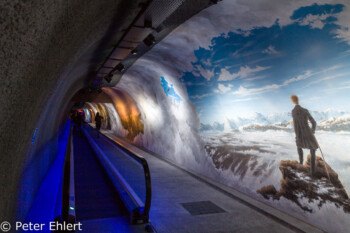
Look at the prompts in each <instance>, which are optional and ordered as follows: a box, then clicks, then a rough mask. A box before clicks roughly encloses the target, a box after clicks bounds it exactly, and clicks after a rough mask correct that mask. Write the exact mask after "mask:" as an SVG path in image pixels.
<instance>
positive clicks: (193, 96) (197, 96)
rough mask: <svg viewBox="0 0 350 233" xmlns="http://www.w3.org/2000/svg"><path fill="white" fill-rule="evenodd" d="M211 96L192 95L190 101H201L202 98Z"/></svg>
mask: <svg viewBox="0 0 350 233" xmlns="http://www.w3.org/2000/svg"><path fill="white" fill-rule="evenodd" d="M211 95H212V94H210V93H208V94H203V95H192V96H191V98H192V99H203V98H204V97H207V96H211Z"/></svg>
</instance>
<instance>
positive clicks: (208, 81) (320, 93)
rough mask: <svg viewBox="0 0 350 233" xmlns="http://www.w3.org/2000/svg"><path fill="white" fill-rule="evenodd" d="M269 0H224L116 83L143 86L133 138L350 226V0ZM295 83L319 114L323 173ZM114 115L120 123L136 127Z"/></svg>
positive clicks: (321, 221) (322, 219)
mask: <svg viewBox="0 0 350 233" xmlns="http://www.w3.org/2000/svg"><path fill="white" fill-rule="evenodd" d="M270 3H271V2H268V1H266V2H263V3H260V4H256V3H255V1H223V2H220V3H218V4H217V5H215V6H213V7H210V8H208V9H206V10H204V11H202V12H201V13H199V14H197V15H196V16H194V17H192V18H191V19H190V20H188V21H187V22H185V23H184V24H183V25H181V26H180V27H178V28H177V29H176V30H174V31H173V32H172V33H171V34H170V35H169V36H167V37H166V38H165V39H164V40H163V41H161V42H160V43H159V44H157V45H156V46H154V47H153V48H152V50H151V51H149V52H148V53H147V54H145V55H144V56H143V57H142V58H141V59H139V60H138V61H137V62H136V63H135V64H134V65H133V66H132V67H131V68H130V69H129V70H128V71H127V72H126V73H125V74H124V76H123V78H122V79H121V81H120V82H119V83H118V85H117V86H116V87H117V88H119V89H120V90H122V91H124V92H125V93H127V94H128V95H130V96H131V97H132V99H133V100H134V102H135V104H136V106H137V109H138V110H139V113H140V120H141V122H142V124H143V132H141V131H139V133H138V134H137V135H136V136H135V137H131V138H129V140H132V141H133V143H135V144H138V145H140V146H143V147H146V148H147V149H149V150H151V151H153V152H156V153H158V154H160V155H162V156H164V157H166V158H168V159H171V160H173V161H175V162H176V163H179V164H182V165H184V166H185V167H188V168H190V169H194V170H196V171H197V172H200V173H202V174H204V175H207V176H209V177H211V178H214V179H216V180H217V181H219V182H221V183H224V184H226V185H229V186H231V187H233V188H236V189H238V190H240V191H242V192H244V193H246V194H248V195H250V196H252V197H254V198H256V199H258V200H260V201H263V202H265V203H267V204H270V205H272V206H274V207H276V208H278V209H281V210H283V211H285V212H287V213H289V214H292V215H294V216H296V217H298V218H300V219H303V220H306V221H308V222H310V223H311V224H314V225H316V226H318V227H320V228H322V229H324V230H326V231H329V232H344V231H347V229H348V228H349V226H350V225H349V223H348V221H347V219H348V218H349V216H350V215H349V211H348V210H349V200H348V196H347V195H346V193H349V191H350V180H349V178H348V177H350V174H349V169H348V164H349V162H350V157H349V153H348V151H349V150H350V148H349V146H348V143H347V142H348V141H349V139H350V138H349V136H350V134H349V133H350V131H349V130H350V128H349V125H350V124H349V123H350V108H349V105H348V104H347V103H348V101H349V100H350V96H349V94H348V89H349V82H348V76H349V74H350V73H349V72H350V70H349V68H348V67H349V62H350V60H349V55H350V54H349V51H350V37H349V33H348V32H349V31H348V29H346V28H347V27H348V26H349V25H348V22H349V15H350V14H349V11H350V6H349V4H348V2H346V1H339V2H333V1H319V2H317V3H314V1H303V2H296V1H295V2H289V4H286V3H282V2H281V4H279V3H278V4H275V3H274V4H273V5H271V4H270ZM265 6H268V7H265ZM291 94H296V95H298V96H299V97H300V104H301V106H303V107H305V108H306V109H308V110H309V113H310V114H311V116H312V117H313V118H314V119H315V121H316V122H317V127H316V137H317V139H318V140H319V143H320V144H321V146H322V149H324V152H325V155H326V163H325V162H324V160H323V159H322V158H321V157H320V156H321V154H320V151H319V150H317V152H316V155H317V156H318V157H317V164H316V167H318V171H319V173H317V175H316V176H315V177H314V178H313V177H311V176H310V174H309V171H310V161H309V159H307V154H308V153H309V151H308V150H304V161H303V162H304V165H300V166H297V165H296V164H298V162H296V161H295V160H299V158H298V153H297V147H296V143H295V134H294V128H293V120H292V114H291V111H292V109H293V108H294V104H293V103H292V102H291V101H290V100H289V97H290V95H291ZM115 113H118V111H116V112H115ZM115 119H118V116H116V117H115ZM113 124H116V125H118V124H122V123H121V122H119V121H118V120H116V121H114V123H113ZM113 127H114V130H115V133H116V134H119V135H123V132H124V135H125V130H128V127H123V126H122V127H121V126H113ZM121 129H122V131H123V132H122V131H120V130H121ZM286 164H291V166H286ZM292 165H293V166H292ZM325 166H329V170H331V171H332V177H333V178H332V179H331V180H330V181H329V180H328V178H327V176H326V173H325V172H324V167H325ZM286 169H287V170H286ZM333 172H334V174H333ZM286 174H287V175H286ZM298 184H299V185H298ZM271 185H272V186H271ZM272 187H273V188H272ZM305 187H310V188H309V189H308V190H305V189H306V188H305ZM335 194H337V195H338V194H339V198H338V199H337V198H335V199H337V200H336V201H335V199H334V195H335ZM333 213H334V214H333Z"/></svg>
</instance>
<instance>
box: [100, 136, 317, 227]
mask: <svg viewBox="0 0 350 233" xmlns="http://www.w3.org/2000/svg"><path fill="white" fill-rule="evenodd" d="M103 133H104V134H105V135H106V136H108V137H109V138H111V139H112V140H115V141H118V142H119V143H122V144H123V145H124V146H126V147H128V148H130V149H131V150H132V151H135V152H137V153H139V154H141V155H143V156H144V158H145V159H146V160H147V162H148V165H149V167H150V171H151V179H152V205H151V211H150V220H151V222H152V225H153V226H154V228H155V230H156V231H157V232H160V233H163V232H166V233H167V232H169V233H170V232H176V233H178V232H191V233H195V232H269V233H272V232H284V233H287V232H303V231H304V232H322V231H320V230H319V229H317V228H314V227H313V226H310V225H308V224H307V223H304V222H302V221H300V220H298V219H295V218H293V217H291V216H287V215H285V214H283V213H282V212H280V211H278V210H275V209H273V208H271V207H268V206H266V205H265V204H262V203H257V204H256V205H255V206H253V207H252V206H250V204H245V203H244V202H245V201H242V200H239V198H238V199H237V198H233V196H232V195H231V194H230V193H228V192H227V189H226V191H225V190H224V189H220V185H218V186H216V185H215V182H214V185H213V182H212V181H210V182H209V183H208V182H206V181H204V180H203V179H201V178H200V176H199V177H196V175H191V174H189V173H188V172H186V171H185V170H183V169H181V168H180V167H178V166H175V165H173V164H171V163H169V162H167V161H164V160H162V159H159V158H157V156H155V155H152V154H151V153H148V152H146V151H144V150H141V149H140V148H138V147H136V146H133V145H131V144H129V143H127V142H126V141H125V140H123V139H120V138H118V137H116V136H114V135H113V134H112V133H110V132H109V131H103ZM218 187H219V188H218ZM229 192H230V191H229ZM240 195H243V194H240ZM243 196H244V195H243ZM242 198H243V199H244V198H246V197H242ZM247 198H248V197H247ZM249 200H250V198H248V202H250V201H249ZM192 202H199V203H192ZM208 202H211V203H209V205H208ZM251 202H252V203H253V202H254V200H251ZM183 203H192V206H190V207H192V208H194V209H193V211H197V213H201V212H202V213H203V212H206V211H209V212H210V211H214V212H215V208H214V207H215V206H216V207H219V209H218V210H219V213H211V214H199V215H191V214H190V212H189V211H188V210H186V209H185V208H184V206H183V205H182V204H183ZM195 204H199V205H202V206H197V208H196V207H195V206H194V205H195ZM203 204H204V205H203ZM212 204H214V206H213V205H212ZM188 205H191V204H188ZM259 205H260V206H259ZM261 205H262V206H263V207H261ZM256 206H258V207H256ZM265 207H266V208H267V209H268V208H270V209H271V211H270V213H267V214H266V213H265V211H261V210H259V209H260V208H265ZM206 208H207V210H206ZM213 208H214V209H213ZM220 209H221V210H223V211H221V212H220ZM267 212H269V211H267ZM271 212H274V213H272V215H277V216H278V215H279V214H281V215H280V216H287V217H286V218H287V221H291V225H289V224H288V223H287V224H286V223H285V222H284V220H279V219H278V218H276V217H271ZM293 225H294V226H296V225H302V227H301V229H297V228H295V227H293ZM298 228H299V227H298Z"/></svg>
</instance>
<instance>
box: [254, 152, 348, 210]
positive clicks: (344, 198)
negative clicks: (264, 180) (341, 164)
mask: <svg viewBox="0 0 350 233" xmlns="http://www.w3.org/2000/svg"><path fill="white" fill-rule="evenodd" d="M325 165H326V166H327V168H328V172H329V176H330V180H329V179H328V176H327V172H326V168H325ZM279 168H280V170H281V173H282V176H283V179H282V180H281V188H280V190H278V191H277V190H276V188H275V187H274V185H268V186H264V187H262V188H261V189H259V190H257V193H260V194H261V195H262V196H263V197H264V198H266V199H270V198H272V199H277V200H279V199H280V198H281V197H284V198H286V199H289V200H291V201H293V202H294V203H295V204H297V205H298V206H299V207H300V208H301V209H303V210H304V211H307V212H310V213H312V212H313V211H314V210H313V209H312V207H311V205H308V204H307V203H305V201H304V200H302V199H306V200H307V201H308V203H317V205H318V207H319V208H321V207H322V206H323V205H324V204H326V203H327V202H330V203H334V204H335V205H336V206H337V207H338V208H343V210H344V211H345V212H348V213H349V212H350V200H349V197H348V194H347V193H346V191H345V189H344V187H343V185H342V183H341V182H340V180H339V179H338V174H337V173H336V172H335V171H334V170H333V169H332V168H331V167H330V166H329V165H328V164H327V163H325V162H324V161H323V159H322V158H321V157H319V156H316V172H315V175H314V176H313V177H311V175H310V155H308V157H307V161H306V162H305V163H304V164H303V165H302V164H299V163H298V162H297V161H295V160H294V161H291V160H282V161H281V163H280V166H279Z"/></svg>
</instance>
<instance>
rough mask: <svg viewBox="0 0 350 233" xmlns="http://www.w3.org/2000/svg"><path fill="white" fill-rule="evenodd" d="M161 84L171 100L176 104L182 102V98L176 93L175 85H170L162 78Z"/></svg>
mask: <svg viewBox="0 0 350 233" xmlns="http://www.w3.org/2000/svg"><path fill="white" fill-rule="evenodd" d="M160 80H161V83H160V85H161V86H162V87H163V90H164V93H165V94H166V95H167V96H168V97H169V98H171V99H173V100H175V101H176V102H178V103H179V102H180V101H181V98H180V96H179V95H178V94H177V93H176V92H175V89H174V84H169V82H168V81H167V80H166V79H165V78H164V77H163V76H162V77H160Z"/></svg>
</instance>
